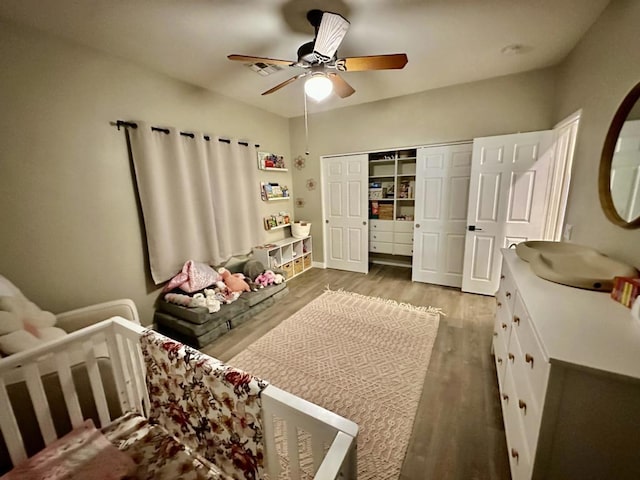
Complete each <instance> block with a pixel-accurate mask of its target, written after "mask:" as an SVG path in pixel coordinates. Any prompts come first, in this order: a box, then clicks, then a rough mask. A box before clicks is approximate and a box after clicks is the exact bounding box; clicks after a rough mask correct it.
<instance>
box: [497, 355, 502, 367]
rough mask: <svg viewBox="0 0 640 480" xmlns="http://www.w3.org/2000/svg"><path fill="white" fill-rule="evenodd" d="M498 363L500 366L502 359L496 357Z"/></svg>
mask: <svg viewBox="0 0 640 480" xmlns="http://www.w3.org/2000/svg"><path fill="white" fill-rule="evenodd" d="M498 363H499V364H500V365H502V359H501V358H500V357H498Z"/></svg>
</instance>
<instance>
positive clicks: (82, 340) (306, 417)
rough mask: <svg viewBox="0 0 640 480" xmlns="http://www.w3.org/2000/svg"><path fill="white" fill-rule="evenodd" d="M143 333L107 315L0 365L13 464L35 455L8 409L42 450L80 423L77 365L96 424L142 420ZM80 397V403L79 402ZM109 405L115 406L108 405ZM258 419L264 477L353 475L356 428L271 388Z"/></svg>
mask: <svg viewBox="0 0 640 480" xmlns="http://www.w3.org/2000/svg"><path fill="white" fill-rule="evenodd" d="M143 332H144V328H143V327H141V326H139V325H136V324H134V323H132V322H129V321H127V320H125V319H123V318H119V317H114V318H112V319H110V320H105V321H103V322H100V323H98V324H95V325H92V326H90V327H87V328H84V329H82V330H78V331H76V332H73V333H71V334H69V335H67V336H65V337H63V338H60V339H57V340H54V341H52V342H49V343H47V344H44V345H42V346H40V347H38V348H35V349H33V350H30V351H28V352H23V353H19V354H15V355H13V356H10V357H7V358H5V359H2V360H0V411H1V412H2V415H0V431H1V432H2V437H3V439H4V443H5V445H6V448H7V451H8V454H9V457H10V459H11V463H12V464H13V465H16V464H18V463H20V462H21V461H23V460H25V459H26V458H27V457H28V455H29V454H33V453H34V452H28V448H27V445H26V444H25V440H27V439H24V438H23V435H22V433H21V430H22V427H23V426H21V425H20V424H19V421H18V418H17V417H16V411H15V410H16V407H18V408H17V409H18V410H21V409H22V407H21V406H20V405H16V402H19V403H22V402H24V403H27V402H30V403H31V405H32V406H33V416H34V417H35V422H34V423H37V430H38V431H39V434H40V436H41V437H42V441H43V443H44V445H49V444H50V443H52V442H53V441H55V440H56V439H57V438H59V437H60V436H62V435H64V434H66V433H67V432H68V430H70V429H71V428H75V427H78V426H80V425H81V424H82V422H83V421H84V419H85V415H83V410H86V405H85V404H86V397H87V392H79V391H78V386H77V385H76V382H74V375H73V373H72V369H75V368H76V366H77V365H82V366H83V368H86V372H87V375H88V383H89V390H90V396H91V398H92V400H91V402H92V403H93V405H94V407H95V411H96V416H97V418H96V419H95V421H96V424H99V425H100V426H105V425H108V424H109V423H110V422H111V421H112V420H114V419H115V418H117V417H118V416H119V415H121V414H122V413H124V412H128V411H136V412H138V413H140V414H142V415H144V416H148V413H149V412H148V408H149V397H148V393H147V389H146V384H145V365H144V361H143V358H142V352H141V349H140V343H139V340H140V336H141V334H142V333H143ZM105 357H108V358H109V362H108V363H109V369H110V370H109V371H110V372H111V373H112V375H111V376H112V382H111V383H112V385H111V386H110V384H109V381H108V378H107V377H109V375H105V373H104V371H102V369H101V368H99V361H100V359H103V358H105ZM101 372H102V373H101ZM74 373H77V372H75V371H74ZM51 376H57V380H56V382H59V389H60V391H61V393H62V398H63V402H61V403H63V404H64V405H63V406H62V405H54V407H55V409H56V415H54V414H53V409H52V405H50V404H49V399H48V392H47V389H46V388H45V385H44V383H43V379H44V378H48V377H51ZM21 384H23V385H26V392H27V393H26V397H27V398H20V395H17V397H18V398H16V394H15V392H16V386H20V385H21ZM48 385H50V383H49V384H48ZM23 390H24V389H23ZM10 391H11V392H13V395H10ZM80 393H83V394H82V395H80ZM80 397H82V398H83V399H85V400H84V401H83V402H81V398H80ZM114 397H115V398H114ZM114 402H115V403H116V406H117V407H118V408H115V409H114V408H113V403H114ZM81 403H82V406H81ZM61 408H62V410H66V416H67V417H68V428H67V431H64V428H63V429H62V431H61V428H60V427H59V423H60V419H59V417H60V414H59V411H60V409H61ZM262 417H263V422H264V436H265V439H264V441H265V452H266V458H265V460H266V471H267V473H268V475H269V478H270V479H277V478H279V476H280V475H281V474H284V475H286V476H287V477H288V478H290V479H293V480H297V479H301V478H316V479H335V478H338V477H340V478H356V437H357V432H358V427H357V425H356V424H355V423H353V422H351V421H349V420H347V419H345V418H343V417H340V416H339V415H336V414H334V413H332V412H330V411H328V410H325V409H323V408H321V407H319V406H317V405H314V404H312V403H309V402H307V401H305V400H303V399H301V398H299V397H296V396H295V395H292V394H290V393H287V392H285V391H283V390H280V389H278V388H276V387H274V386H272V385H269V386H268V387H267V388H266V389H265V390H264V391H263V392H262ZM54 419H55V421H54ZM283 465H284V468H285V469H286V471H283Z"/></svg>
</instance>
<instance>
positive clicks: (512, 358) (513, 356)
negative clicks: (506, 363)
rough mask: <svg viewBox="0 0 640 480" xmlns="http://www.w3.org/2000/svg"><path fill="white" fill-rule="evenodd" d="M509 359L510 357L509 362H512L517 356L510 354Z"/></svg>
mask: <svg viewBox="0 0 640 480" xmlns="http://www.w3.org/2000/svg"><path fill="white" fill-rule="evenodd" d="M507 357H509V360H511V361H512V362H513V361H514V360H515V359H516V356H515V355H514V354H513V353H510V354H508V355H507Z"/></svg>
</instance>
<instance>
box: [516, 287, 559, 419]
mask: <svg viewBox="0 0 640 480" xmlns="http://www.w3.org/2000/svg"><path fill="white" fill-rule="evenodd" d="M511 328H512V332H513V333H512V336H513V335H514V334H515V335H517V337H518V343H519V346H520V348H521V349H522V361H523V366H524V374H525V376H526V378H527V383H528V384H529V386H530V388H531V393H532V395H533V398H534V400H535V401H536V404H537V405H538V406H539V407H540V409H541V408H542V404H543V403H544V396H545V393H546V391H547V379H548V377H549V368H550V365H549V362H548V361H547V359H546V356H545V355H544V354H543V353H542V347H541V346H540V344H539V343H538V339H537V337H536V334H535V332H534V330H533V326H532V324H531V319H530V317H529V315H528V314H527V310H526V309H525V306H524V304H523V303H522V298H521V297H520V295H516V300H515V305H514V310H513V323H512V327H511Z"/></svg>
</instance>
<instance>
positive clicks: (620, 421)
mask: <svg viewBox="0 0 640 480" xmlns="http://www.w3.org/2000/svg"><path fill="white" fill-rule="evenodd" d="M502 253H503V256H504V260H503V266H502V278H501V281H500V289H499V290H498V293H497V294H496V302H497V305H496V320H495V326H494V333H493V335H494V338H493V352H494V355H495V362H496V369H497V374H498V384H499V388H500V399H501V403H502V414H503V418H504V425H505V433H506V438H507V447H508V453H509V461H510V465H511V475H512V478H513V480H520V479H529V478H534V479H545V480H547V479H549V480H550V479H562V480H572V479H580V480H585V479H599V480H600V479H602V480H605V479H612V480H613V479H615V480H621V479H640V325H638V324H636V323H634V321H633V319H632V317H631V315H630V313H629V309H627V308H625V307H623V306H622V305H620V304H618V303H616V302H614V301H613V300H612V299H611V298H610V297H609V295H608V294H606V293H601V292H592V291H588V290H581V289H577V288H572V287H567V286H564V285H559V284H556V283H553V282H549V281H547V280H543V279H541V278H539V277H537V276H536V275H535V274H534V273H533V272H531V270H530V268H529V264H528V263H526V262H524V261H522V260H520V259H519V258H518V257H517V255H516V253H515V251H514V250H503V251H502Z"/></svg>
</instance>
